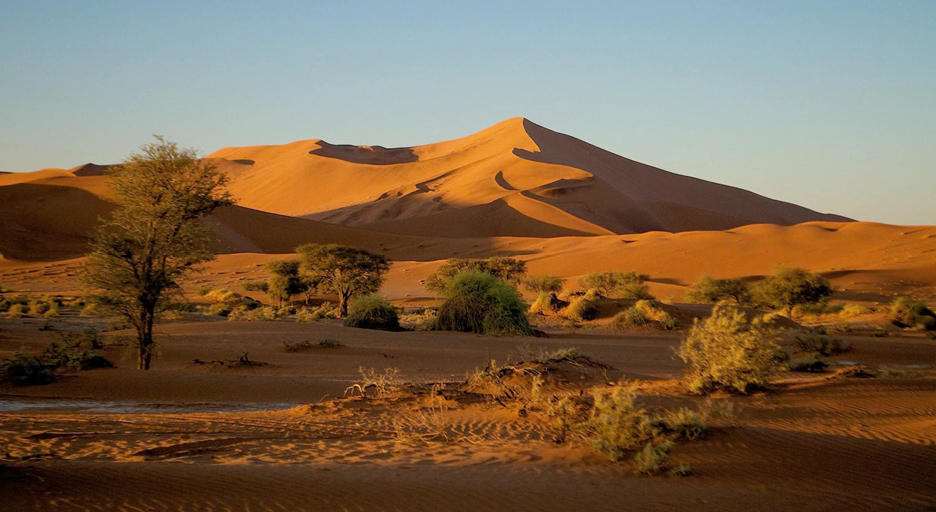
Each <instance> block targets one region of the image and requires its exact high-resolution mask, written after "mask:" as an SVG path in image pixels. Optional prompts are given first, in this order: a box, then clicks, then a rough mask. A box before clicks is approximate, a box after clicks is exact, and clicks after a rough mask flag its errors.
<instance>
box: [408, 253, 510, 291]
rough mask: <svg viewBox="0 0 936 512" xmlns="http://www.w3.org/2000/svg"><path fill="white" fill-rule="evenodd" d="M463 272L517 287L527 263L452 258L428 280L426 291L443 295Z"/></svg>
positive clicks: (507, 259) (499, 258)
mask: <svg viewBox="0 0 936 512" xmlns="http://www.w3.org/2000/svg"><path fill="white" fill-rule="evenodd" d="M463 270H475V271H478V272H484V273H485V274H490V275H492V276H494V277H496V278H498V279H500V280H501V281H504V282H505V283H509V284H513V285H514V286H516V285H517V284H519V282H520V278H522V277H523V275H524V274H526V262H525V261H521V260H518V259H516V258H507V257H503V256H495V257H493V258H487V259H473V258H452V259H449V260H447V261H446V262H445V263H443V264H442V266H440V267H439V268H438V269H436V271H435V272H433V273H432V274H429V277H427V278H426V289H427V290H429V291H431V292H437V293H441V292H443V291H445V288H446V286H447V285H448V283H449V282H451V280H452V278H453V277H455V274H457V273H459V272H461V271H463Z"/></svg>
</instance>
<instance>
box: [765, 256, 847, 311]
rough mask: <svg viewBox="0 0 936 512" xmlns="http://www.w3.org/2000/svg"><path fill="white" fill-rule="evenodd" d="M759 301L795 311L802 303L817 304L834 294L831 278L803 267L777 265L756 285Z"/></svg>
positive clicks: (773, 306)
mask: <svg viewBox="0 0 936 512" xmlns="http://www.w3.org/2000/svg"><path fill="white" fill-rule="evenodd" d="M754 295H755V299H756V301H757V303H758V304H759V305H761V306H766V307H770V308H775V309H781V310H784V311H786V313H787V315H788V316H789V315H791V314H792V313H793V308H794V307H795V306H797V305H800V304H815V303H817V302H822V301H824V300H826V299H828V298H829V297H830V296H832V285H831V284H830V283H829V280H828V279H826V278H824V277H822V276H820V275H819V274H814V273H812V272H809V271H807V270H805V269H802V268H789V267H777V268H775V269H774V271H773V273H772V274H771V275H769V276H767V279H765V280H764V281H762V282H761V283H759V284H758V285H757V287H755V289H754Z"/></svg>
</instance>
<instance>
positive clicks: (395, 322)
mask: <svg viewBox="0 0 936 512" xmlns="http://www.w3.org/2000/svg"><path fill="white" fill-rule="evenodd" d="M344 324H345V326H346V327H358V328H361V329H382V330H385V331H398V330H400V319H399V317H398V316H397V311H396V308H394V307H393V305H392V304H390V303H389V302H387V299H385V298H383V297H381V296H380V295H378V294H376V293H374V294H371V295H366V296H364V297H361V298H359V299H356V300H355V301H353V302H352V303H351V307H350V308H349V309H348V317H347V318H346V319H345V321H344Z"/></svg>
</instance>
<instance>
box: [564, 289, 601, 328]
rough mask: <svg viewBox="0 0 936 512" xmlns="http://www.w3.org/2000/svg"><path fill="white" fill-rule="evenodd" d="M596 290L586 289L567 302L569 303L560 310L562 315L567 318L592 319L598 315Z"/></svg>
mask: <svg viewBox="0 0 936 512" xmlns="http://www.w3.org/2000/svg"><path fill="white" fill-rule="evenodd" d="M598 297H599V296H598V292H597V291H595V290H588V291H587V292H585V295H579V296H577V297H575V298H573V299H572V301H571V302H569V305H568V306H566V308H565V309H564V310H563V311H562V316H564V317H566V318H568V319H569V320H578V321H582V320H594V318H595V316H596V315H598V304H596V301H597V300H598Z"/></svg>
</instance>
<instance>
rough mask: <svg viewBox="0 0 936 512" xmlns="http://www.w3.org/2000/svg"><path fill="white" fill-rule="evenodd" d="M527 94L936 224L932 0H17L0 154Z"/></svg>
mask: <svg viewBox="0 0 936 512" xmlns="http://www.w3.org/2000/svg"><path fill="white" fill-rule="evenodd" d="M515 116H523V117H527V118H529V119H531V120H532V121H534V122H536V123H539V124H541V125H543V126H546V127H547V128H550V129H553V130H555V131H559V132H563V133H567V134H570V135H573V136H576V137H578V138H580V139H583V140H586V141H588V142H591V143H592V144H596V145H598V146H601V147H603V148H605V149H607V150H610V151H613V152H615V153H618V154H620V155H623V156H626V157H628V158H632V159H635V160H638V161H641V162H644V163H647V164H651V165H654V166H657V167H661V168H663V169H666V170H669V171H672V172H676V173H680V174H686V175H690V176H695V177H698V178H702V179H706V180H711V181H716V182H719V183H724V184H728V185H733V186H737V187H741V188H745V189H748V190H752V191H754V192H757V193H760V194H764V195H766V196H769V197H772V198H775V199H780V200H784V201H790V202H794V203H797V204H801V205H803V206H807V207H810V208H814V209H818V210H821V211H827V212H834V213H839V214H842V215H846V216H849V217H853V218H857V219H860V220H873V221H880V222H891V223H900V224H936V199H934V196H936V1H932V0H923V1H916V2H907V1H899V0H886V1H885V0H881V1H877V2H871V1H862V0H853V1H845V2H839V1H833V0H822V1H815V0H811V1H802V2H800V1H791V0H784V1H778V2H764V1H757V2H748V1H741V0H738V1H735V2H717V1H698V2H691V1H682V2H667V1H641V2H625V1H617V2H587V1H578V2H570V1H568V0H566V1H563V2H547V1H541V2H510V1H505V0H501V1H493V2H487V1H476V2H445V1H438V0H436V1H427V2H403V1H399V2H390V1H382V2H381V1H362V0H355V1H329V2H310V1H306V2H300V1H288V2H287V1H283V2H274V1H269V2H256V1H226V2H198V1H194V0H193V1H185V2H177V1H169V0H164V1H160V2H140V1H130V0H127V1H120V2H118V1H112V2H105V1H93V0H84V1H63V0H53V1H42V0H22V1H20V0H0V170H7V171H30V170H36V169H40V168H44V167H61V168H70V167H74V166H76V165H79V164H82V163H85V162H89V161H90V162H95V163H113V162H117V161H120V160H122V159H123V158H124V157H126V156H127V155H128V154H129V153H131V152H132V151H134V150H135V149H136V148H137V147H139V146H140V145H141V144H143V143H146V142H149V141H150V140H151V139H150V135H151V134H153V133H158V134H161V135H165V136H166V137H168V138H169V139H170V140H174V141H177V142H180V143H182V144H183V145H186V146H191V147H195V148H197V149H199V150H200V151H202V152H203V153H210V152H212V151H214V150H216V149H218V148H221V147H224V146H238V145H255V144H279V143H286V142H292V141H295V140H300V139H310V138H323V139H326V140H328V141H329V142H332V143H341V144H371V145H383V146H404V145H415V144H423V143H428V142H437V141H440V140H447V139H452V138H456V137H461V136H464V135H468V134H470V133H473V132H476V131H478V130H480V129H483V128H485V127H487V126H489V125H492V124H494V123H496V122H498V121H501V120H503V119H506V118H509V117H515Z"/></svg>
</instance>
